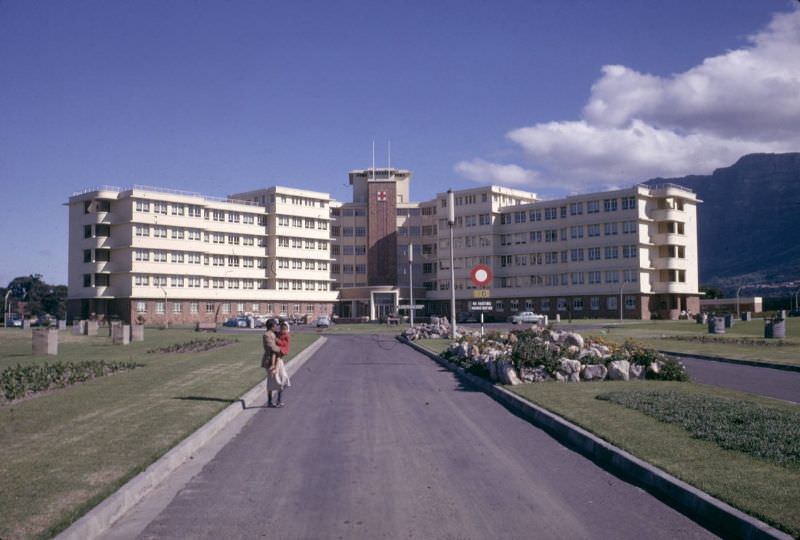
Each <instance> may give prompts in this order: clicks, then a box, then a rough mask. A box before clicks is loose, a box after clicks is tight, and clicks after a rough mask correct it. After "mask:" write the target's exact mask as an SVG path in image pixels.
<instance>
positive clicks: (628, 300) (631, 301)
mask: <svg viewBox="0 0 800 540" xmlns="http://www.w3.org/2000/svg"><path fill="white" fill-rule="evenodd" d="M625 309H636V297H635V296H626V297H625Z"/></svg>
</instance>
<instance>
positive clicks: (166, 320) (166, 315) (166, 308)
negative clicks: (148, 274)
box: [159, 287, 169, 328]
mask: <svg viewBox="0 0 800 540" xmlns="http://www.w3.org/2000/svg"><path fill="white" fill-rule="evenodd" d="M159 288H160V289H161V292H163V293H164V327H166V328H169V306H168V305H167V289H165V288H164V287H159Z"/></svg>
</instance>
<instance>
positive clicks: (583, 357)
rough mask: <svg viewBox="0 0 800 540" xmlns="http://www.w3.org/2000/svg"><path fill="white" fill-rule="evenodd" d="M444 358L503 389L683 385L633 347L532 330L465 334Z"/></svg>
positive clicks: (665, 363) (663, 360)
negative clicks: (641, 382) (611, 383)
mask: <svg viewBox="0 0 800 540" xmlns="http://www.w3.org/2000/svg"><path fill="white" fill-rule="evenodd" d="M449 330H450V327H449V325H448V324H447V323H446V321H445V322H442V321H437V322H436V323H431V324H429V325H420V327H418V328H414V329H407V330H406V331H405V332H403V335H404V337H406V338H407V339H409V340H412V341H414V340H418V339H432V338H436V337H445V338H447V337H449V336H448V333H449ZM442 356H443V357H444V358H446V359H447V360H449V361H450V362H453V363H455V364H457V365H459V366H461V367H463V368H464V369H465V370H467V371H468V372H470V373H472V374H474V375H479V376H481V377H485V378H488V379H490V380H492V381H497V382H500V383H502V384H510V385H516V384H522V383H538V382H545V381H560V382H580V381H603V380H619V381H627V380H635V379H645V378H647V379H657V380H673V381H687V380H689V376H688V374H687V373H686V369H685V367H684V366H683V364H681V363H680V362H678V361H676V360H674V359H672V358H669V357H667V356H665V355H663V354H661V353H659V352H658V351H655V350H653V349H648V348H645V347H643V346H641V345H640V344H637V343H636V342H634V341H631V340H629V341H626V342H625V343H624V344H623V345H616V344H612V343H606V342H604V341H603V340H602V339H600V338H594V337H590V338H584V337H583V336H582V335H581V334H578V333H575V332H562V331H558V330H555V329H552V328H543V327H540V326H533V327H532V328H530V329H528V330H512V331H510V332H490V333H488V334H486V335H485V336H484V337H481V336H480V334H479V333H478V332H472V331H467V332H464V333H462V334H458V335H457V336H456V340H455V341H454V342H453V343H451V344H450V346H449V348H448V349H447V350H446V351H444V352H443V353H442Z"/></svg>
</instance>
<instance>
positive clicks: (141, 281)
mask: <svg viewBox="0 0 800 540" xmlns="http://www.w3.org/2000/svg"><path fill="white" fill-rule="evenodd" d="M133 283H134V285H136V286H137V287H147V286H149V285H150V276H143V275H141V274H137V275H135V276H134V277H133Z"/></svg>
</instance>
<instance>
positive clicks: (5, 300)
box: [3, 289, 11, 328]
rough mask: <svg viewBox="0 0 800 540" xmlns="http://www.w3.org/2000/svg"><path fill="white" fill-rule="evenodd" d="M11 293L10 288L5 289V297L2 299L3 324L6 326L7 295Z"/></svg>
mask: <svg viewBox="0 0 800 540" xmlns="http://www.w3.org/2000/svg"><path fill="white" fill-rule="evenodd" d="M10 294H11V289H9V290H7V291H6V297H5V298H4V299H3V326H5V327H6V328H8V295H10Z"/></svg>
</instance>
